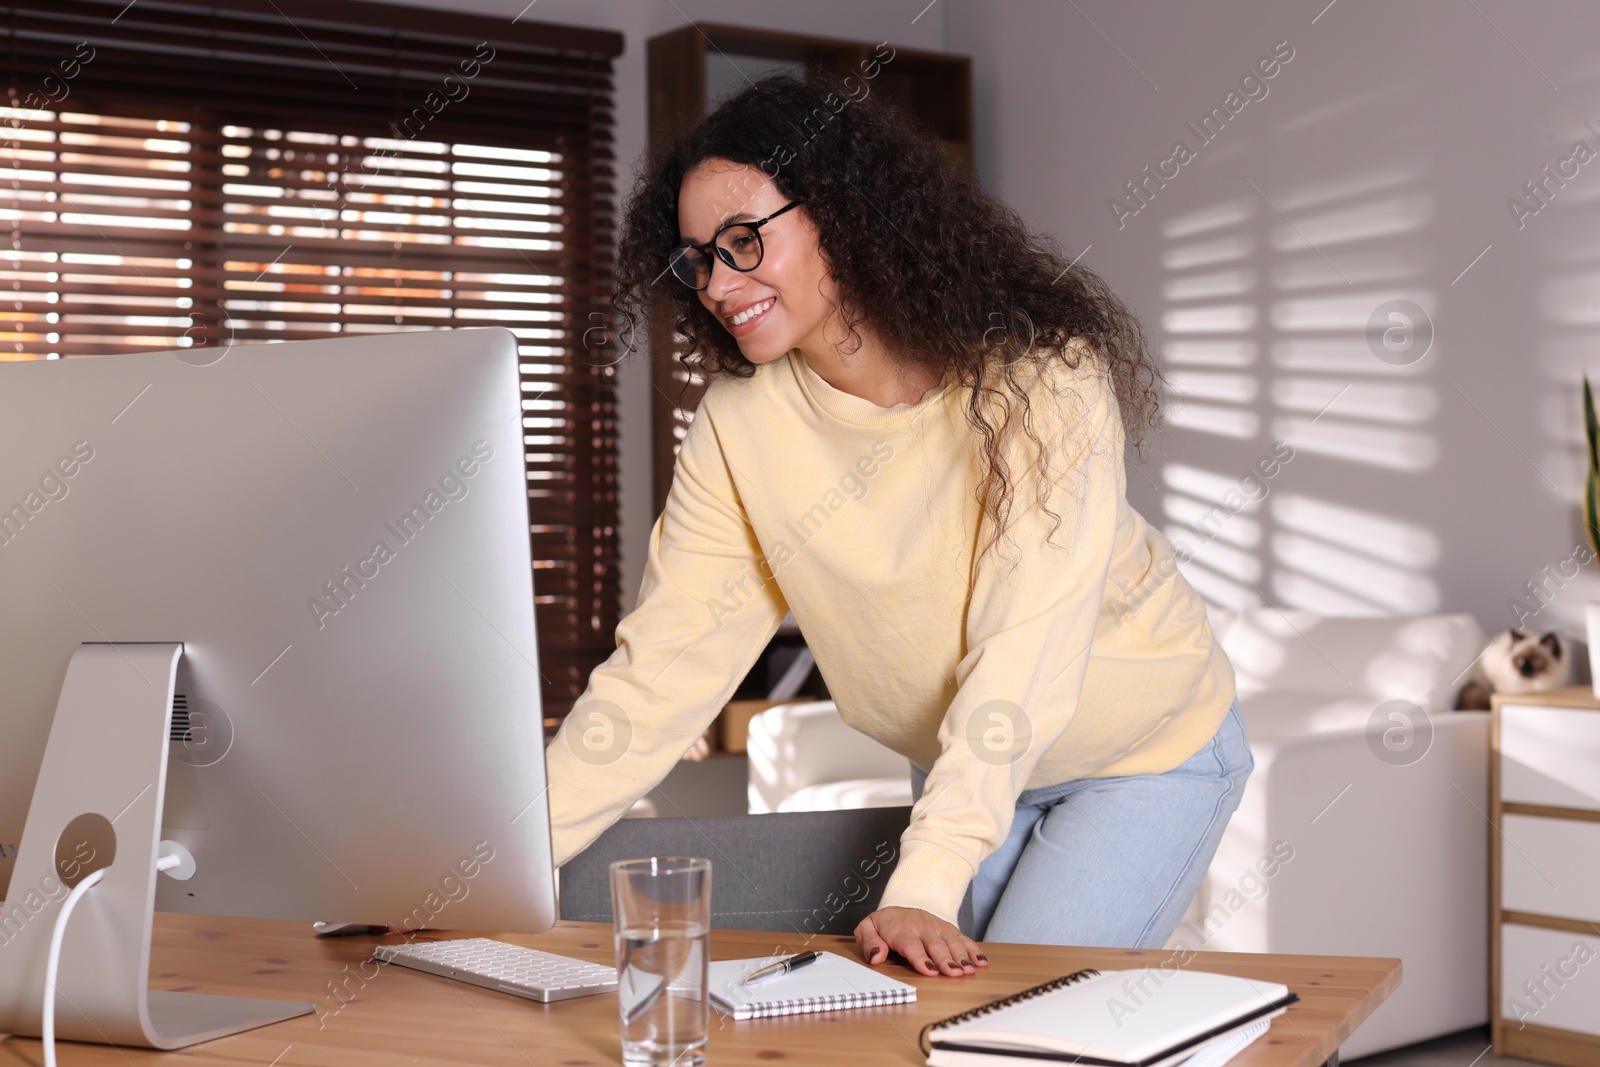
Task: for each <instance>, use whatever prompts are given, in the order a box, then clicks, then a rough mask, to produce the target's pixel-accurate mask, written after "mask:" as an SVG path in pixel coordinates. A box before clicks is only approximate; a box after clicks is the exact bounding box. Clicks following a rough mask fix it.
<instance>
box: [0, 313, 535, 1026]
mask: <svg viewBox="0 0 1600 1067" xmlns="http://www.w3.org/2000/svg"><path fill="white" fill-rule="evenodd" d="M518 365H519V357H518V346H517V339H516V336H515V335H514V334H512V333H511V332H510V331H507V330H503V329H469V330H436V331H426V332H401V333H386V334H381V335H371V336H362V337H350V338H343V339H336V340H318V341H306V342H295V343H287V344H259V345H240V346H237V347H233V348H231V349H229V350H227V351H226V352H225V353H223V354H220V355H219V354H218V353H217V352H215V351H213V350H206V351H205V352H203V353H202V352H198V351H196V350H189V349H180V350H176V351H169V352H145V353H136V354H129V355H114V356H92V357H81V358H73V359H64V360H50V361H37V362H20V363H9V364H0V730H3V740H0V852H3V855H4V858H3V859H0V887H5V890H6V891H5V899H6V900H7V904H6V906H5V908H4V910H3V912H0V1030H3V1031H5V1032H9V1033H18V1034H37V1033H38V1030H37V1026H38V1019H39V1015H38V1004H39V996H40V991H41V989H42V986H43V983H44V963H43V959H44V956H43V951H44V950H43V942H44V941H47V940H48V934H49V929H50V927H51V925H52V923H53V916H54V914H55V909H58V908H59V906H60V901H61V899H62V897H63V896H64V893H65V890H64V883H65V880H66V878H67V876H68V875H69V874H72V873H75V872H77V870H78V869H79V868H82V867H85V866H89V867H92V866H96V865H99V864H103V863H104V861H105V859H106V858H107V852H108V851H109V850H114V859H112V862H111V864H110V866H109V868H108V869H107V870H106V873H105V875H104V876H103V879H104V880H103V881H102V882H100V884H99V885H97V886H95V887H94V888H93V889H92V890H89V891H88V894H89V895H88V896H87V897H85V899H84V902H83V904H82V905H80V906H79V907H78V908H77V910H76V911H75V912H74V913H73V914H72V916H71V920H70V925H69V926H68V928H67V932H66V939H65V943H64V946H63V955H62V961H61V972H60V981H59V983H58V988H59V989H60V990H61V991H62V994H63V997H62V999H61V1000H60V1002H59V1007H58V1011H59V1014H60V1022H59V1024H58V1032H59V1033H60V1034H61V1036H63V1037H66V1038H69V1039H75V1040H91V1041H92V1040H109V1041H113V1042H116V1043H123V1042H126V1043H131V1044H143V1045H147V1046H151V1047H158V1048H174V1047H179V1046H181V1045H183V1044H188V1043H192V1042H193V1041H194V1040H203V1039H206V1038H209V1037H215V1036H220V1035H221V1034H222V1033H228V1032H233V1031H236V1030H238V1029H244V1028H247V1027H248V1026H250V1025H259V1022H261V1021H267V1020H266V1019H265V1018H264V1017H263V1018H258V1016H261V1015H262V1014H263V1013H262V1012H261V1011H257V1013H256V1016H252V1015H251V1014H250V1009H249V1008H248V1007H245V1008H239V1009H238V1010H237V1011H234V1012H233V1013H232V1014H231V1015H230V1013H229V1011H218V1010H214V1009H215V1008H216V1005H218V1004H221V1003H222V1002H224V1001H231V1000H233V999H235V998H223V997H209V998H199V999H200V1000H203V1001H204V1002H205V1003H198V1004H197V1001H196V1000H195V999H194V998H195V997H196V995H193V994H190V995H188V997H189V998H191V999H190V1000H182V1001H181V1002H180V1000H181V998H183V997H184V996H185V995H183V994H175V993H161V992H159V991H149V992H148V995H147V992H146V986H145V981H146V978H147V974H148V960H149V931H150V915H149V913H150V908H151V903H152V900H153V903H154V906H155V907H156V908H158V909H160V910H172V911H192V912H203V913H212V914H224V915H242V916H258V917H269V918H289V919H304V920H326V921H335V922H341V921H342V922H359V923H387V924H393V925H396V926H402V927H406V928H411V929H414V928H418V927H421V926H432V927H448V928H457V929H490V930H497V931H516V932H530V933H538V932H542V931H544V930H546V929H548V928H549V927H550V926H551V925H552V923H553V922H554V921H555V908H556V902H555V890H554V885H553V871H552V866H551V854H550V827H549V815H548V810H547V807H546V803H545V775H544V746H543V730H542V715H541V709H540V698H539V680H540V673H539V656H538V649H537V647H536V644H535V636H534V590H533V575H532V559H531V543H530V527H529V513H528V501H529V485H528V476H527V471H526V464H525V461H524V454H525V450H524V437H523V434H524V425H525V424H524V419H525V418H526V417H528V416H526V413H525V411H524V402H523V398H522V389H521V383H520V379H519V375H518ZM52 727H54V732H52ZM47 738H48V739H49V750H48V752H47V745H46V741H47ZM41 767H43V770H42V771H41ZM36 785H37V786H38V791H37V795H36V792H35V787H36ZM30 804H31V810H30ZM25 820H26V821H25ZM69 825H71V826H72V830H71V831H70V833H69V832H67V827H68V826H69ZM86 828H87V829H86ZM96 828H98V830H99V832H100V833H102V834H105V833H109V834H110V835H111V836H110V837H109V838H106V837H103V836H102V837H99V838H97V837H95V834H94V832H93V831H94V830H95V829H96ZM157 839H164V840H167V841H170V842H173V843H175V844H173V845H169V846H166V850H167V851H170V852H176V853H186V854H187V855H190V856H192V859H193V876H192V877H191V878H188V880H186V881H179V880H176V879H175V878H173V877H170V876H169V875H168V874H165V873H163V874H161V875H160V876H157V875H156V874H155V861H156V856H157V844H156V841H157ZM86 852H87V853H88V854H91V855H97V856H98V857H99V858H98V859H97V860H94V861H93V862H90V861H87V860H85V854H86ZM172 873H175V874H181V873H186V872H185V871H181V870H180V871H175V872H172ZM152 883H154V884H152ZM243 964H244V961H242V960H241V966H243ZM91 970H92V971H95V972H96V973H95V974H94V975H90V974H87V973H86V972H87V971H91ZM130 982H136V983H137V989H136V990H131V989H129V988H126V987H127V986H128V985H129V983H130ZM130 998H132V999H130ZM174 998H180V999H174ZM133 1000H137V1001H138V1004H134V1003H133ZM254 1003H255V1004H257V1005H267V1007H269V1008H270V1007H272V1005H273V1004H276V1005H277V1009H279V1013H278V1014H277V1015H276V1016H275V1017H278V1018H281V1017H284V1014H283V1009H284V1005H283V1003H282V1002H267V1001H256V1002H254ZM85 1004H105V1005H115V1006H117V1007H115V1012H120V1013H122V1015H121V1016H118V1017H117V1018H108V1017H107V1016H106V1015H105V1013H104V1012H101V1014H100V1016H99V1017H97V1018H88V1017H86V1016H89V1015H94V1014H95V1013H96V1012H97V1011H99V1010H100V1009H97V1008H96V1009H91V1008H86V1007H85ZM74 1006H76V1007H78V1008H84V1014H83V1015H80V1014H78V1012H77V1011H75V1010H74ZM292 1007H294V1011H289V1012H288V1014H295V1013H297V1012H300V1011H304V1010H307V1009H308V1008H309V1007H310V1005H295V1006H292ZM107 1010H110V1009H107ZM197 1012H198V1015H197V1014H196V1013H197ZM265 1014H266V1015H271V1014H272V1012H271V1011H266V1012H265ZM122 1016H127V1018H123V1017H122ZM235 1016H237V1018H235ZM252 1018H256V1021H255V1022H252V1021H251V1019H252ZM196 1020H198V1021H196ZM219 1020H220V1021H219ZM30 1025H31V1026H32V1027H33V1028H32V1029H30ZM219 1027H221V1028H219Z"/></svg>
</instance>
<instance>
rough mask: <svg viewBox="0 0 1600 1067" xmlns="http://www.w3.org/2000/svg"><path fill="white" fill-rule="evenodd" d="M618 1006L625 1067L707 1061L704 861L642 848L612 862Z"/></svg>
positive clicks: (684, 1066) (707, 876) (692, 1065)
mask: <svg viewBox="0 0 1600 1067" xmlns="http://www.w3.org/2000/svg"><path fill="white" fill-rule="evenodd" d="M611 916H612V925H613V932H614V934H615V937H616V948H617V1008H618V1013H619V1015H620V1018H621V1023H622V1062H623V1063H624V1064H625V1065H626V1067H667V1065H668V1064H671V1065H673V1067H698V1065H700V1064H703V1063H705V1061H706V1025H707V998H706V962H707V961H708V960H709V958H710V947H711V946H710V940H711V861H710V860H708V859H702V858H698V857H693V856H649V857H646V858H642V859H631V860H617V861H616V862H615V863H613V864H611Z"/></svg>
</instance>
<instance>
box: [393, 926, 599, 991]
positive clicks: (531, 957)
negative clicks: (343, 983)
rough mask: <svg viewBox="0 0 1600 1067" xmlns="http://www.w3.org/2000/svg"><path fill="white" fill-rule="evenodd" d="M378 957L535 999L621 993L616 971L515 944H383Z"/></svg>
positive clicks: (472, 940) (473, 940)
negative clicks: (618, 989) (618, 988)
mask: <svg viewBox="0 0 1600 1067" xmlns="http://www.w3.org/2000/svg"><path fill="white" fill-rule="evenodd" d="M372 956H373V958H374V959H377V960H381V961H383V962H384V963H398V964H400V965H401V966H403V967H415V968H416V969H417V970H419V971H427V972H428V973H429V974H437V975H442V976H444V977H445V978H454V979H456V980H457V981H460V982H470V983H472V984H473V985H479V986H483V987H484V988H485V989H495V990H499V991H500V992H502V993H511V994H514V995H515V996H519V997H527V998H528V999H529V1000H542V1001H545V1002H549V1001H552V1000H568V999H570V998H572V997H587V996H589V995H591V994H594V993H614V992H616V990H617V971H616V968H615V967H606V966H604V965H602V964H599V963H590V962H589V961H587V960H577V959H573V958H572V957H571V956H557V955H556V954H555V953H553V952H541V951H539V950H538V949H536V948H523V947H522V946H521V945H510V944H507V943H506V942H504V941H496V940H494V939H493V938H491V937H469V938H463V939H461V940H458V941H427V942H421V943H418V944H411V945H378V946H377V947H376V948H374V949H373V950H372Z"/></svg>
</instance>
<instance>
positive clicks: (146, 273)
mask: <svg viewBox="0 0 1600 1067" xmlns="http://www.w3.org/2000/svg"><path fill="white" fill-rule="evenodd" d="M0 26H3V28H4V31H5V33H6V38H5V40H4V41H3V42H0V47H3V48H4V49H5V54H4V56H3V57H0V63H4V64H5V66H6V69H7V74H8V96H9V99H8V100H3V101H0V359H41V358H42V359H57V358H64V357H72V356H79V355H91V354H95V353H107V352H125V351H136V350H139V349H157V350H159V349H172V348H183V349H189V348H192V349H194V350H195V352H194V356H195V362H202V363H203V362H206V361H208V359H209V358H210V357H208V355H207V353H206V352H205V349H206V348H208V347H215V346H222V345H226V344H230V343H233V344H238V343H250V342H260V341H285V340H298V339H307V338H322V337H334V336H339V335H343V334H351V333H369V332H373V331H385V330H426V329H439V328H449V327H458V326H459V327H465V326H487V325H497V326H503V327H506V328H508V329H510V330H512V331H513V332H514V333H515V334H516V335H517V336H518V338H519V339H520V341H521V354H522V357H523V362H522V389H523V398H524V399H523V407H524V411H525V417H524V440H525V443H526V449H527V462H528V477H529V484H528V511H529V522H530V528H531V531H532V539H533V546H534V558H533V560H532V561H531V564H532V566H533V568H534V589H535V599H536V601H537V608H536V611H537V616H538V625H539V659H540V667H541V671H542V673H543V675H544V679H545V681H544V683H543V686H544V689H543V694H542V695H543V698H544V708H545V725H546V728H547V730H550V729H553V728H554V726H555V725H556V724H558V723H559V721H560V719H561V718H562V717H563V716H564V715H565V714H566V713H567V711H568V710H570V708H571V706H572V704H573V702H574V701H575V700H576V699H577V697H578V696H579V695H580V694H581V693H582V691H583V687H584V685H585V684H586V682H587V680H588V674H589V671H590V670H591V669H592V668H593V667H594V666H595V665H596V664H598V663H599V662H601V661H602V660H604V659H605V658H606V657H607V656H608V655H609V654H610V653H611V652H612V651H613V650H614V648H615V641H614V631H615V627H616V623H617V611H618V549H617V496H616V429H617V426H616V404H615V389H614V386H615V377H614V375H615V371H614V368H612V367H611V366H609V365H607V364H609V363H610V362H611V359H610V358H598V357H597V356H596V355H595V354H594V352H593V351H592V349H593V348H594V346H592V345H586V338H585V333H586V332H587V331H590V330H591V329H592V328H593V327H594V326H595V325H596V324H597V323H602V322H604V321H606V319H605V315H606V312H607V309H608V307H609V295H610V284H611V239H612V225H613V195H614V189H613V184H612V179H613V170H612V163H613V152H612V126H613V114H612V112H613V104H612V83H611V73H612V71H611V62H612V59H613V58H614V57H616V56H617V55H619V54H620V53H621V51H622V38H621V36H620V35H619V34H616V33H612V32H607V31H598V30H589V29H584V28H576V27H567V26H555V25H549V24H538V23H531V22H526V21H523V20H522V19H521V18H520V17H519V18H518V19H515V20H513V19H491V18H485V17H481V16H469V15H462V14H459V13H456V12H445V11H435V10H427V9H420V8H409V7H396V6H390V5H387V4H379V3H367V2H362V0H233V2H232V3H231V4H230V5H229V6H228V7H227V8H219V7H217V6H215V5H212V4H206V3H199V2H194V0H133V2H132V3H129V2H128V0H32V2H28V3H0ZM591 336H593V335H592V334H591ZM219 351H220V350H219Z"/></svg>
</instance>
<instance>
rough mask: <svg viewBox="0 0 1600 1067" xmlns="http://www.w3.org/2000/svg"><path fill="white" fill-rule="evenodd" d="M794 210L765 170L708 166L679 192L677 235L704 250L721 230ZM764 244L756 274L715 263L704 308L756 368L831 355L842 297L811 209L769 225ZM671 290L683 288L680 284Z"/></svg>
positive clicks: (703, 293) (723, 163)
mask: <svg viewBox="0 0 1600 1067" xmlns="http://www.w3.org/2000/svg"><path fill="white" fill-rule="evenodd" d="M788 202H789V201H788V198H787V197H785V196H784V195H783V194H782V193H780V192H779V191H778V188H777V186H775V185H774V184H773V183H772V179H771V178H769V177H767V176H766V174H764V173H763V172H762V171H761V170H760V169H759V168H757V167H752V166H750V165H749V164H746V163H733V162H730V161H728V160H725V159H708V160H705V161H704V162H702V163H701V164H700V165H699V166H698V167H696V168H695V169H694V170H692V171H690V172H689V173H688V174H687V175H686V176H685V177H684V179H683V185H682V186H681V187H680V188H679V190H678V235H679V237H680V238H681V239H682V240H686V241H693V242H695V243H696V244H704V243H705V242H707V241H710V240H711V236H712V234H714V233H716V232H717V228H718V227H720V226H722V225H723V224H725V223H727V222H731V221H753V220H755V219H760V218H765V217H766V216H768V215H770V214H772V213H773V212H774V211H777V210H778V209H779V208H781V207H783V206H784V205H785V204H787V203H788ZM761 243H762V247H763V249H764V253H763V255H762V258H761V263H760V265H759V266H757V267H756V268H755V269H754V270H752V271H737V270H734V269H733V268H732V267H730V266H728V265H727V264H726V263H724V262H723V261H722V259H721V258H720V257H715V256H714V257H713V259H712V266H711V282H710V284H708V285H707V286H706V287H705V288H704V289H702V290H700V292H699V296H700V302H701V303H702V304H704V305H705V307H706V310H708V311H710V312H711V313H712V314H713V315H715V316H716V317H717V320H718V321H719V322H721V323H722V326H723V328H724V329H726V330H727V331H728V332H729V333H730V334H732V335H733V337H734V338H735V339H736V340H737V341H738V343H739V351H740V352H741V353H742V354H743V355H744V357H745V358H746V359H748V360H749V361H750V362H752V363H767V362H770V361H772V360H774V359H777V358H779V357H780V356H782V355H783V354H784V353H785V352H788V351H789V350H790V349H793V348H800V349H801V350H802V351H820V350H822V349H823V348H831V347H832V346H831V345H828V344H827V343H826V342H825V341H824V338H823V328H824V326H825V325H826V324H827V322H828V321H829V319H830V318H831V317H832V316H833V314H834V309H835V308H836V306H837V300H836V298H835V293H836V289H835V287H834V284H833V279H832V276H831V275H830V274H829V272H828V267H827V263H826V261H825V260H824V258H823V256H822V249H821V246H820V245H819V244H818V242H817V229H816V226H815V224H814V223H812V221H811V218H810V216H808V215H807V214H806V209H805V206H804V205H801V206H800V207H794V208H790V209H789V210H788V211H785V212H784V213H783V214H782V215H779V216H778V217H777V218H775V219H773V220H772V221H771V222H768V223H765V224H764V225H763V226H762V227H761ZM672 284H673V285H682V284H683V283H682V282H679V281H677V280H675V279H674V280H673V281H672ZM769 302H770V305H771V306H770V307H767V308H766V310H764V311H762V310H761V308H762V307H763V306H764V305H767V304H768V303H769ZM751 308H755V309H757V311H758V314H757V315H756V316H755V317H754V318H751V319H748V320H746V321H744V322H742V323H740V324H738V325H735V324H734V322H733V321H732V320H733V318H734V317H735V316H737V315H739V314H741V313H745V312H748V310H749V309H751Z"/></svg>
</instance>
